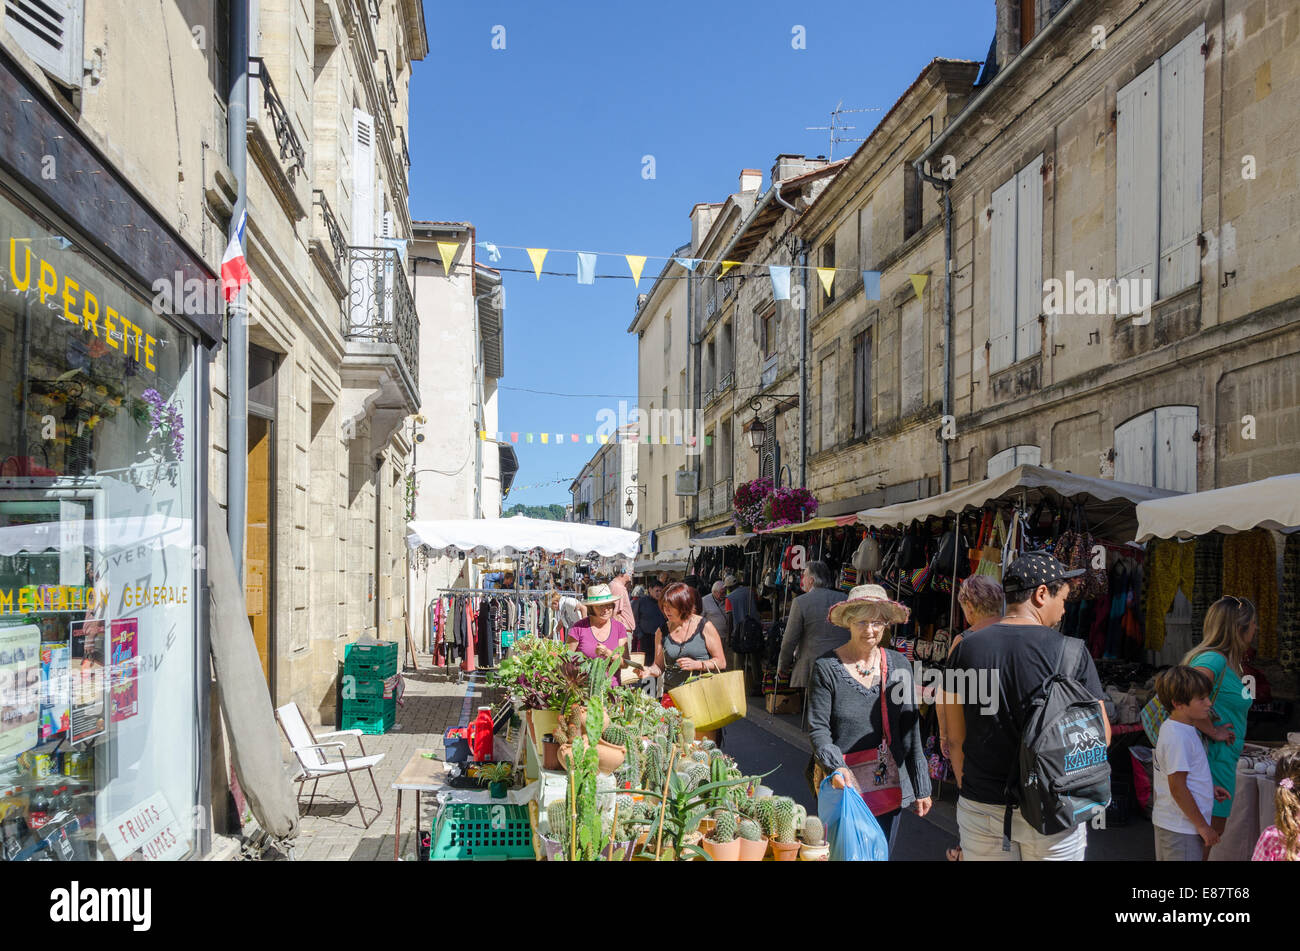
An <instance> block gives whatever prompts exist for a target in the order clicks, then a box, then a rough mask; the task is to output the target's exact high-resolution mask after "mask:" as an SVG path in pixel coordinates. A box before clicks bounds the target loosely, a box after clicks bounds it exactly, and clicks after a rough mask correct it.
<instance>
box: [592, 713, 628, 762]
mask: <svg viewBox="0 0 1300 951" xmlns="http://www.w3.org/2000/svg"><path fill="white" fill-rule="evenodd" d="M627 747H628V736H627V730H626V729H625V728H624V727H621V726H619V725H618V724H616V723H611V724H610V725H609V726H607V727H605V732H604V733H602V734H601V737H600V743H599V744H598V748H597V758H598V764H599V768H600V771H601V772H602V773H614V772H617V771H618V769H619V767H621V766H622V765H623V761H624V760H625V759H627Z"/></svg>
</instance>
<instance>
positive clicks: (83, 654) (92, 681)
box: [68, 618, 106, 743]
mask: <svg viewBox="0 0 1300 951" xmlns="http://www.w3.org/2000/svg"><path fill="white" fill-rule="evenodd" d="M70 627H71V638H70V640H71V642H72V644H71V654H72V656H71V660H70V668H71V674H72V700H71V711H70V715H69V718H68V742H70V743H80V742H82V741H83V740H89V739H91V738H92V737H96V736H99V734H101V733H103V732H104V728H105V721H104V690H105V687H106V678H105V674H104V622H103V620H102V619H98V618H96V619H92V620H89V621H73V622H72V624H71V626H70Z"/></svg>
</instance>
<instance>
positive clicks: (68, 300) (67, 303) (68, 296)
mask: <svg viewBox="0 0 1300 951" xmlns="http://www.w3.org/2000/svg"><path fill="white" fill-rule="evenodd" d="M79 290H81V285H80V284H78V283H77V282H76V281H74V280H73V279H72V278H70V277H67V276H66V275H65V276H64V278H63V319H64V320H66V321H68V322H69V323H73V324H76V323H80V321H78V320H77V318H76V317H74V316H73V315H72V305H73V303H74V302H75V301H76V299H77V298H76V293H77V291H79Z"/></svg>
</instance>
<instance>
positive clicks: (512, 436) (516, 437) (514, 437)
mask: <svg viewBox="0 0 1300 951" xmlns="http://www.w3.org/2000/svg"><path fill="white" fill-rule="evenodd" d="M510 441H511V442H519V434H518V433H511V434H510Z"/></svg>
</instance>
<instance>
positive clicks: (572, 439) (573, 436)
mask: <svg viewBox="0 0 1300 951" xmlns="http://www.w3.org/2000/svg"><path fill="white" fill-rule="evenodd" d="M569 441H570V442H577V441H578V434H577V433H569Z"/></svg>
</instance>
